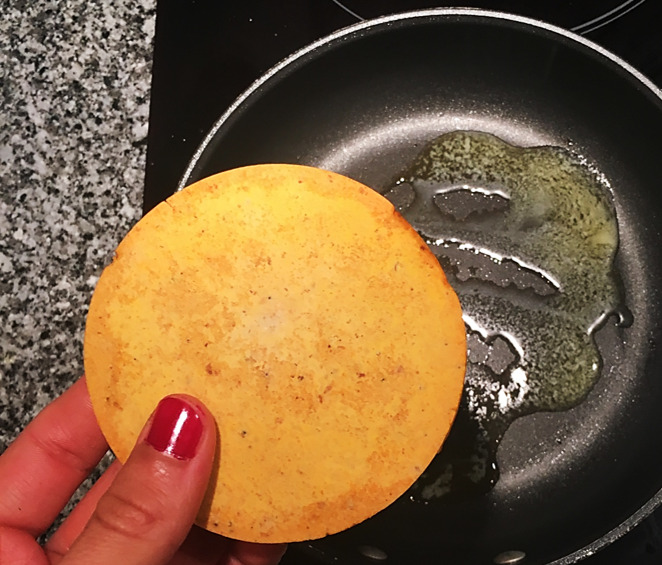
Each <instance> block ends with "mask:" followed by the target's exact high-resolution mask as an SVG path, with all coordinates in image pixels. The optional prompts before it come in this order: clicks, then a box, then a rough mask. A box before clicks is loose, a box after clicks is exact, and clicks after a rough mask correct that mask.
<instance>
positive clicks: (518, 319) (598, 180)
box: [384, 131, 627, 503]
mask: <svg viewBox="0 0 662 565" xmlns="http://www.w3.org/2000/svg"><path fill="white" fill-rule="evenodd" d="M384 195H385V196H386V197H387V198H389V199H390V200H391V201H392V202H393V203H394V205H395V206H396V208H397V209H398V210H399V211H400V212H401V213H402V215H403V216H404V217H405V218H406V219H407V220H408V221H409V223H410V224H411V225H412V226H414V228H415V229H417V230H418V232H419V233H420V234H421V235H422V237H423V238H424V239H425V240H426V242H427V243H428V245H429V247H430V248H431V249H432V251H433V252H434V253H435V255H436V256H437V258H438V259H439V261H440V263H441V264H442V266H443V267H444V271H445V272H446V274H447V276H448V279H449V282H450V283H451V285H452V286H453V287H454V289H455V290H456V292H457V293H458V296H459V298H460V302H461V303H462V308H463V312H464V320H465V324H466V328H467V343H468V364H467V374H466V378H465V391H464V395H463V398H462V403H461V407H460V411H459V413H458V416H457V419H456V422H455V424H454V426H453V429H452V431H451V434H450V436H449V438H448V439H447V441H446V443H445V444H444V447H443V449H442V450H441V452H440V453H439V455H438V456H437V457H436V458H435V460H434V461H433V463H432V464H431V465H430V467H429V468H428V469H427V471H426V472H425V473H424V475H423V476H422V477H421V478H420V479H419V481H418V482H417V483H416V484H415V485H414V486H413V487H412V489H411V490H410V492H409V493H408V495H407V497H408V498H409V499H411V500H417V501H422V502H425V503H427V502H429V501H431V500H434V499H439V498H448V497H451V498H452V497H455V498H457V497H462V496H466V495H467V494H472V493H480V492H485V491H487V490H489V489H490V488H491V487H492V486H493V485H494V484H495V482H496V481H497V479H498V476H499V470H498V468H497V464H496V451H497V448H498V444H499V441H500V439H501V438H502V437H503V434H504V433H505V431H506V430H507V429H508V426H509V425H510V424H511V423H512V422H513V420H515V419H516V418H518V417H520V416H523V415H526V414H531V413H534V412H538V411H557V410H566V409H569V408H571V407H573V406H576V405H577V404H579V403H580V402H581V401H582V400H583V399H584V398H585V397H586V396H587V394H588V393H589V391H590V390H591V388H592V387H593V385H594V384H595V382H596V380H597V379H598V378H599V376H600V373H601V367H602V359H601V357H600V353H599V351H598V348H597V346H596V344H595V341H594V334H595V332H596V331H597V330H598V329H599V328H600V327H601V326H602V325H603V324H605V323H607V322H608V320H615V323H618V324H625V323H627V315H626V313H627V310H626V309H625V308H624V298H623V293H622V286H621V285H620V283H619V276H618V273H617V272H616V270H615V267H614V258H615V255H616V251H617V248H618V225H617V219H616V214H615V210H614V207H613V204H612V199H611V189H610V186H609V183H608V181H607V180H606V179H605V178H604V177H603V176H602V175H601V174H600V173H599V172H598V171H597V170H596V169H595V167H593V166H591V165H590V164H589V163H588V162H587V161H586V160H585V159H583V158H582V157H581V156H578V155H576V154H574V153H571V152H570V151H568V150H566V149H563V148H560V147H551V146H545V147H515V146H513V145H510V144H508V143H506V142H504V141H502V140H501V139H499V138H497V137H495V136H493V135H490V134H487V133H481V132H469V131H456V132H451V133H447V134H444V135H442V136H441V137H439V138H437V139H436V140H434V141H433V142H432V143H430V144H429V145H428V146H427V147H425V148H424V149H423V151H422V152H421V153H420V155H419V156H418V157H417V158H416V159H415V161H414V162H413V163H412V164H411V166H410V167H409V168H407V169H406V170H404V171H403V172H402V173H401V174H400V175H399V176H398V179H397V180H396V181H394V183H393V185H392V186H390V187H389V188H388V189H387V190H386V191H385V193H384ZM612 314H615V316H612ZM609 323H611V322H609Z"/></svg>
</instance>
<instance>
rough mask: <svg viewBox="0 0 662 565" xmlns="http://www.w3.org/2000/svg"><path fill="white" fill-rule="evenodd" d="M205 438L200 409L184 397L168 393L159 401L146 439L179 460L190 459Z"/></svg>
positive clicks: (154, 446)
mask: <svg viewBox="0 0 662 565" xmlns="http://www.w3.org/2000/svg"><path fill="white" fill-rule="evenodd" d="M201 437H202V421H201V419H200V414H199V413H198V411H197V410H196V409H195V408H194V407H193V406H191V405H190V404H189V403H188V402H186V401H185V400H182V399H181V398H177V397H174V396H168V397H166V398H164V399H163V400H161V402H159V405H158V406H157V407H156V411H155V412H154V418H153V419H152V426H151V428H150V429H149V433H148V434H147V438H146V440H145V441H147V443H149V444H150V445H151V446H152V447H153V448H154V449H156V450H157V451H161V452H162V453H166V454H167V455H170V456H171V457H175V458H176V459H191V458H192V457H193V456H194V455H195V452H196V450H197V447H198V443H199V442H200V438H201Z"/></svg>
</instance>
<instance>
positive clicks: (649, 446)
mask: <svg viewBox="0 0 662 565" xmlns="http://www.w3.org/2000/svg"><path fill="white" fill-rule="evenodd" d="M454 130H473V131H481V132H487V133H490V134H494V135H496V136H498V137H499V138H501V139H502V140H504V141H506V142H508V143H511V144H513V145H517V146H526V147H528V146H539V145H551V146H557V147H563V148H568V149H569V150H572V151H573V152H575V153H577V154H580V155H582V156H583V158H584V159H586V160H587V161H588V162H590V163H592V165H593V166H595V167H596V168H597V169H598V170H599V171H600V173H601V174H602V175H604V177H605V178H606V179H608V182H609V185H610V186H611V189H612V198H613V205H614V207H615V210H616V215H617V222H618V229H619V237H620V242H619V249H618V252H617V255H616V260H615V264H616V268H617V270H618V272H619V273H620V276H621V278H622V284H623V294H624V297H625V303H626V305H627V308H628V309H629V311H630V312H631V314H632V323H631V324H630V325H629V327H617V325H615V324H612V323H608V324H606V325H605V327H604V328H603V330H600V332H598V333H597V335H596V341H597V342H598V347H599V349H600V353H601V356H602V358H603V363H604V365H603V368H602V371H601V377H600V379H599V380H598V382H597V384H596V385H595V386H594V387H593V389H592V390H591V391H590V392H589V393H588V395H587V396H586V398H585V399H584V400H583V401H582V402H581V403H579V404H578V405H577V406H575V407H573V408H570V409H567V410H562V411H553V412H539V413H534V414H531V415H527V416H524V417H521V418H518V419H517V420H515V421H514V422H513V423H512V425H511V426H510V427H509V428H508V430H507V431H506V432H505V435H504V436H503V438H502V439H501V441H500V444H499V447H498V451H497V456H496V458H497V463H498V467H499V470H500V475H499V477H498V480H496V482H495V484H494V485H492V486H491V488H488V489H484V491H483V492H480V493H476V494H473V495H470V496H465V497H459V498H453V499H451V500H448V501H444V499H443V498H442V499H441V500H440V501H438V502H435V503H434V504H433V503H430V504H415V503H411V504H408V500H407V496H408V495H407V494H406V495H405V496H404V497H403V499H401V500H399V501H397V502H396V503H394V504H393V505H392V506H390V507H389V508H387V509H386V510H385V511H383V512H381V513H380V514H378V515H377V516H375V517H374V518H372V519H370V520H368V521H367V522H365V523H363V524H360V525H358V526H356V527H354V528H352V529H350V530H348V531H347V532H343V533H340V534H337V535H334V536H329V537H327V538H324V539H322V540H318V541H315V542H311V543H308V544H296V545H294V546H293V547H292V548H291V549H290V551H289V552H288V555H287V556H286V559H285V561H284V562H285V563H292V564H293V563H321V564H325V563H329V564H330V563H343V564H344V563H347V564H365V563H374V562H376V561H383V562H385V563H393V564H411V563H417V564H427V563H430V564H431V563H435V564H436V563H446V564H471V565H477V564H482V563H485V564H490V563H497V564H498V563H502V564H503V563H522V564H527V565H534V564H543V563H545V564H547V563H556V564H568V563H574V562H577V561H580V560H581V559H583V558H585V557H586V556H588V555H592V554H593V553H595V552H596V551H598V550H599V549H601V548H603V547H605V546H606V545H607V544H609V543H611V542H612V541H614V540H615V539H617V538H618V537H619V536H621V535H623V534H624V533H625V532H627V531H628V530H630V529H631V528H633V527H634V526H635V525H636V524H638V523H639V522H640V521H641V520H642V519H643V518H644V517H646V516H647V515H648V514H650V512H652V511H653V510H654V509H655V508H656V507H657V505H658V504H659V503H660V502H661V501H662V490H661V489H662V433H660V432H661V431H662V409H661V408H660V403H661V402H662V372H661V368H662V357H661V354H660V350H659V347H658V344H659V340H660V322H659V320H660V319H661V315H660V314H661V312H660V289H661V287H662V285H661V284H659V281H660V280H662V237H661V234H660V227H659V226H660V225H661V222H660V219H661V218H660V216H661V211H662V209H661V207H662V203H661V201H660V193H661V192H662V99H661V96H660V92H659V90H658V89H657V88H656V87H655V86H653V85H652V84H651V83H650V82H649V81H648V80H647V79H646V78H644V77H643V76H642V75H641V74H639V73H638V72H637V71H636V70H634V69H633V68H631V67H630V66H628V65H627V64H626V63H625V62H623V61H622V60H619V59H618V58H617V57H615V56H614V55H612V54H610V53H608V52H606V51H605V50H604V49H602V48H600V47H599V46H597V45H595V44H592V43H591V42H589V41H587V40H585V39H583V38H581V37H579V36H576V35H574V34H572V33H570V32H567V31H564V30H562V29H559V28H556V27H553V26H551V25H547V24H544V23H541V22H537V21H534V20H530V19H527V18H522V17H517V16H512V15H508V14H504V13H496V12H489V11H482V10H474V9H436V10H425V11H417V12H411V13H404V14H397V15H393V16H388V17H383V18H380V19H376V20H371V21H366V22H362V23H360V24H357V25H355V26H352V27H349V28H346V29H343V30H341V31H338V32H336V33H334V34H333V35H331V36H329V37H327V38H325V39H323V40H320V41H318V42H316V43H314V44H312V45H310V46H309V47H307V48H305V49H303V50H301V51H299V52H297V53H295V54H294V55H292V56H291V57H289V58H288V59H286V60H284V61H283V62H281V63H280V64H279V65H277V66H276V67H275V68H273V69H272V70H271V71H269V72H268V73H267V74H266V75H265V76H263V77H262V78H261V79H260V80H258V81H257V82H256V83H255V84H253V86H252V87H251V88H250V89H249V90H248V91H247V92H245V93H244V94H243V95H242V96H241V97H240V98H239V99H238V100H237V101H236V102H235V103H234V105H233V106H232V107H231V108H230V109H229V110H228V111H227V112H226V113H225V114H224V115H223V116H221V117H220V119H219V120H218V121H217V122H216V123H215V124H214V125H213V127H212V129H211V131H210V133H209V134H208V135H207V137H206V139H205V140H204V142H203V143H202V145H201V146H200V148H199V149H198V150H197V152H196V153H195V155H194V156H193V158H192V160H191V162H190V164H189V167H188V169H187V171H186V173H185V175H184V177H183V179H182V181H181V186H185V185H187V184H189V183H191V182H193V181H195V180H197V179H200V178H202V177H205V176H208V175H211V174H213V173H216V172H218V171H221V170H225V169H229V168H233V167H237V166H242V165H249V164H255V163H266V162H283V163H301V164H307V165H313V166H317V167H322V168H326V169H331V170H334V171H337V172H339V173H342V174H345V175H348V176H350V177H353V178H355V179H357V180H359V181H361V182H363V183H365V184H367V185H368V186H371V187H372V188H374V189H375V190H378V191H380V192H386V191H387V190H388V188H389V187H390V186H392V183H393V179H394V178H396V176H397V175H398V174H399V173H400V172H401V171H402V170H403V169H405V168H406V167H407V166H408V164H410V163H411V162H412V160H413V159H414V158H415V157H416V155H417V154H418V153H419V152H420V151H421V148H422V147H423V146H424V145H425V144H426V143H427V142H429V141H430V140H432V139H434V138H436V137H437V136H439V135H440V134H443V133H445V132H449V131H454Z"/></svg>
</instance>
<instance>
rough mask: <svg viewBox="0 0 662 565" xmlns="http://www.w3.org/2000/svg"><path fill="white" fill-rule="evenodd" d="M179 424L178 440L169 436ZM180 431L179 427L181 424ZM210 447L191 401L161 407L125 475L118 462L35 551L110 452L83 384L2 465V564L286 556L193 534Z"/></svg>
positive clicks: (254, 561) (205, 418)
mask: <svg viewBox="0 0 662 565" xmlns="http://www.w3.org/2000/svg"><path fill="white" fill-rule="evenodd" d="M178 417H183V418H184V420H183V421H184V424H183V426H182V427H181V430H180V431H179V433H178V432H177V431H173V430H175V429H177V430H179V428H175V427H174V424H175V422H176V421H177V419H178ZM180 423H181V419H180ZM215 447H216V429H215V425H214V420H213V417H212V415H211V414H210V413H209V412H208V411H207V409H206V408H205V407H204V406H202V404H201V403H200V402H199V401H197V400H196V399H194V398H191V397H187V396H183V395H176V396H173V397H167V398H166V399H165V400H163V401H161V403H160V404H159V407H158V408H157V409H156V410H155V412H154V414H152V416H151V417H150V419H149V421H148V422H147V425H146V426H145V429H144V430H143V432H142V434H141V436H140V437H139V439H138V441H137V443H136V446H135V448H134V450H133V452H132V453H131V456H130V457H129V459H128V460H127V461H126V463H125V464H124V465H123V466H122V465H120V464H119V462H117V461H115V462H114V463H112V464H111V465H110V467H109V468H108V470H107V471H106V472H105V473H104V474H103V475H102V476H101V478H100V479H99V480H98V481H97V482H96V484H95V485H94V486H93V487H92V488H91V489H90V491H89V492H88V493H87V494H86V495H85V497H84V498H83V500H81V502H80V503H79V504H78V505H77V506H76V507H75V508H74V510H73V511H72V512H71V513H70V514H69V516H68V517H67V518H66V520H65V521H64V522H63V524H62V525H61V526H60V527H59V528H58V530H57V531H56V532H55V533H54V534H53V536H52V537H51V538H50V540H49V541H48V543H46V545H45V546H44V547H43V548H42V547H41V546H40V545H39V544H38V543H37V542H36V541H35V538H37V537H38V536H39V535H41V534H42V533H43V532H45V531H46V530H47V529H48V528H49V526H50V525H51V524H52V522H53V520H55V518H56V517H57V515H58V514H59V512H60V511H61V510H62V508H63V507H64V506H65V504H66V503H67V502H68V500H69V498H70V497H71V495H72V493H73V492H74V491H75V490H76V488H77V487H78V486H79V485H80V483H81V482H82V481H83V480H84V479H85V478H86V477H87V476H88V475H89V473H90V472H91V471H92V469H94V468H95V467H96V465H97V464H98V462H99V460H100V459H101V458H102V457H103V455H104V454H105V452H106V451H107V449H108V445H107V444H106V441H105V440H104V438H103V436H102V434H101V431H100V430H99V427H98V425H97V423H96V419H95V417H94V413H93V412H92V405H91V402H90V398H89V395H88V392H87V388H86V384H85V379H84V378H82V379H80V380H79V381H78V382H77V383H75V384H74V385H73V386H72V387H71V388H70V389H69V390H68V391H66V392H65V393H64V394H63V395H62V396H61V397H60V398H58V399H57V400H55V401H54V402H53V403H52V404H50V405H49V406H47V407H46V408H45V409H44V410H43V411H42V412H41V414H39V415H38V416H37V418H35V420H34V421H33V422H31V423H30V424H29V425H28V426H27V427H26V429H25V430H24V431H23V433H22V434H21V435H20V436H19V437H18V438H17V439H16V441H15V442H14V443H13V444H11V445H10V446H9V448H8V449H7V450H6V451H5V453H4V454H3V455H2V456H1V457H0V493H2V495H1V496H0V563H3V564H4V563H7V564H12V565H55V564H59V565H115V564H116V563H117V562H118V559H119V560H120V561H121V563H123V564H124V565H166V564H168V565H272V564H276V563H278V561H279V560H280V558H281V557H282V555H283V553H284V551H285V546H283V545H261V544H255V543H248V542H241V541H234V540H230V539H226V538H223V537H221V536H218V535H215V534H212V533H210V532H207V531H205V530H203V529H201V528H197V527H196V526H193V527H192V524H193V521H194V519H195V515H196V513H197V511H198V508H199V506H200V503H201V501H202V498H203V495H204V492H205V489H206V486H207V483H208V480H209V475H210V471H211V465H212V461H213V458H214V452H215Z"/></svg>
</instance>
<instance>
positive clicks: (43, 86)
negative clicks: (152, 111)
mask: <svg viewBox="0 0 662 565" xmlns="http://www.w3.org/2000/svg"><path fill="white" fill-rule="evenodd" d="M155 9H156V1H155V0H137V1H136V0H132V1H130V2H129V1H123V0H114V1H112V2H103V3H87V2H82V1H80V0H71V1H60V2H48V1H45V0H39V1H36V2H25V1H19V0H15V1H14V0H2V1H1V2H0V13H1V14H2V18H0V85H1V87H0V88H1V95H0V96H1V98H0V171H1V174H0V183H1V185H0V320H1V321H2V329H1V330H0V331H1V333H0V336H1V337H0V361H1V363H0V407H1V409H0V452H2V451H4V449H5V448H6V447H7V445H8V444H9V443H10V442H11V441H12V440H13V439H14V438H15V436H16V435H17V434H18V432H19V431H20V430H21V429H22V428H23V427H24V426H25V425H26V424H27V423H28V422H29V421H30V420H31V419H32V418H33V417H34V415H35V414H36V413H37V412H38V411H39V410H40V409H41V408H42V407H43V406H44V405H46V404H47V403H48V402H49V401H50V400H51V399H53V398H55V397H56V396H57V395H58V394H59V393H60V392H62V391H63V390H64V389H66V388H67V387H68V386H69V385H70V384H71V383H72V382H74V381H75V380H76V379H77V378H78V377H79V376H80V375H81V374H82V372H83V362H82V337H83V331H84V324H85V316H86V311H87V304H88V302H89V299H90V296H91V292H92V290H93V288H94V285H95V283H96V281H97V278H98V276H99V274H100V272H101V270H102V268H103V266H104V265H105V264H106V263H107V261H108V260H109V259H110V258H111V257H112V253H113V250H114V248H115V246H116V245H117V243H118V242H119V241H120V239H121V238H122V237H123V235H124V234H125V233H126V232H127V230H128V229H129V227H130V226H131V225H132V224H133V223H134V222H135V221H136V220H137V219H138V218H139V216H140V213H141V203H142V190H143V182H144V163H145V152H146V138H147V121H148V113H149V88H150V80H151V55H152V41H153V35H154V23H155Z"/></svg>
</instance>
